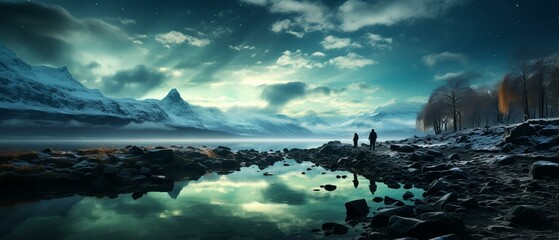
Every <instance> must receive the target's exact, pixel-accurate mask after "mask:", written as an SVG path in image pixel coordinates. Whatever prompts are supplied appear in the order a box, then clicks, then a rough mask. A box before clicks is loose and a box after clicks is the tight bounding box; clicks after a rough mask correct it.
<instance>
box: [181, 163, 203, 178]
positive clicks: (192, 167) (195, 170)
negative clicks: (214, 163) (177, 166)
mask: <svg viewBox="0 0 559 240" xmlns="http://www.w3.org/2000/svg"><path fill="white" fill-rule="evenodd" d="M181 170H183V171H186V172H189V173H192V174H196V175H200V176H201V175H204V174H206V171H207V168H206V166H204V165H202V164H200V163H199V162H191V163H188V164H184V165H183V166H182V167H181Z"/></svg>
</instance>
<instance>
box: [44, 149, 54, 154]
mask: <svg viewBox="0 0 559 240" xmlns="http://www.w3.org/2000/svg"><path fill="white" fill-rule="evenodd" d="M52 152H53V151H52V149H51V148H45V149H43V150H41V153H46V154H51V153H52Z"/></svg>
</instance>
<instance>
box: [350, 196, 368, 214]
mask: <svg viewBox="0 0 559 240" xmlns="http://www.w3.org/2000/svg"><path fill="white" fill-rule="evenodd" d="M345 209H346V217H347V218H361V217H366V216H367V214H369V206H368V205H367V201H365V199H359V200H354V201H350V202H346V203H345Z"/></svg>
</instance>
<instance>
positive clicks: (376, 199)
mask: <svg viewBox="0 0 559 240" xmlns="http://www.w3.org/2000/svg"><path fill="white" fill-rule="evenodd" d="M557 196H559V194H558V195H557ZM382 200H384V198H381V197H374V198H373V202H377V203H379V202H382Z"/></svg>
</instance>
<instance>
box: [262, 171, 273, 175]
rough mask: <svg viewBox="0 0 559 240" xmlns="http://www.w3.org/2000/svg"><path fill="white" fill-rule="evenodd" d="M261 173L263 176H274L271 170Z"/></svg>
mask: <svg viewBox="0 0 559 240" xmlns="http://www.w3.org/2000/svg"><path fill="white" fill-rule="evenodd" d="M263 175H264V176H274V173H272V172H265V173H264V174H263Z"/></svg>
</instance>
